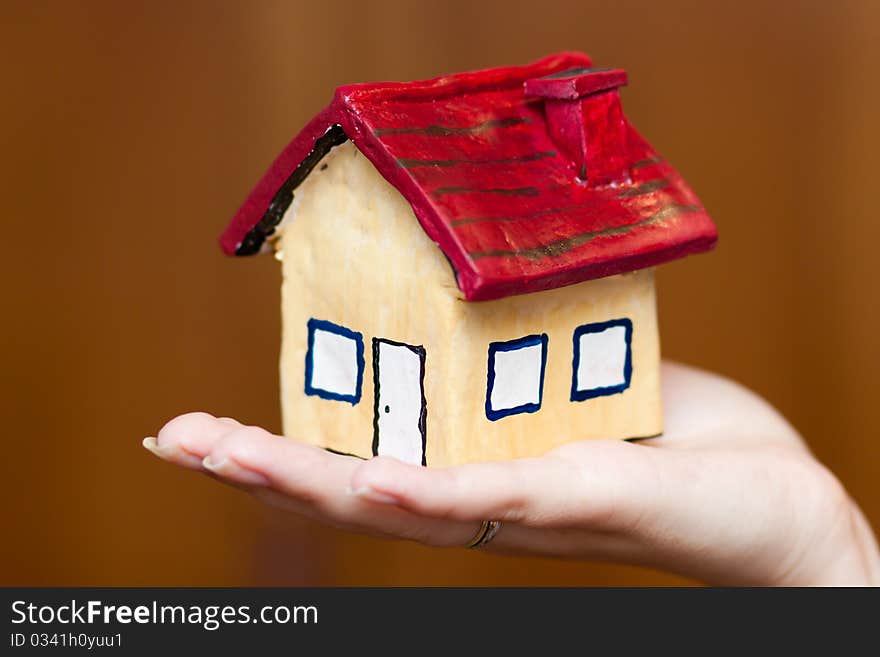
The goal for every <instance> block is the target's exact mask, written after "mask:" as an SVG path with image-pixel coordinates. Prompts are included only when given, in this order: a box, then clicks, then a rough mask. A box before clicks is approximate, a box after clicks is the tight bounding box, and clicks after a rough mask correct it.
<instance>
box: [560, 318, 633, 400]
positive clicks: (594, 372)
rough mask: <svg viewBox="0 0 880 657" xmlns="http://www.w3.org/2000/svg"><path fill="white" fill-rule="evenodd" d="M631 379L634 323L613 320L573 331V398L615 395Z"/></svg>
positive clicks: (624, 388)
mask: <svg viewBox="0 0 880 657" xmlns="http://www.w3.org/2000/svg"><path fill="white" fill-rule="evenodd" d="M631 379H632V322H631V321H630V320H628V319H612V320H610V321H608V322H599V323H597V324H584V325H583V326H578V327H577V328H576V329H575V330H574V360H573V362H572V374H571V401H584V400H585V399H592V398H593V397H601V396H603V395H613V394H616V393H618V392H623V391H624V390H626V389H627V388H629V384H630V380H631Z"/></svg>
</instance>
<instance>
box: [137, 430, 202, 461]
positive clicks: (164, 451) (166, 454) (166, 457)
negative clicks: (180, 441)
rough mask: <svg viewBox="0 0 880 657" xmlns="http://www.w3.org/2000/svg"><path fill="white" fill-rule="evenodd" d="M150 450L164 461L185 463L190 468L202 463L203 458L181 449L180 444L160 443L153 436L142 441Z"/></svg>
mask: <svg viewBox="0 0 880 657" xmlns="http://www.w3.org/2000/svg"><path fill="white" fill-rule="evenodd" d="M141 445H143V446H144V447H145V448H146V449H147V450H148V451H150V452H151V453H152V454H155V455H156V456H158V457H159V458H160V459H162V460H163V461H171V462H173V463H177V464H178V465H185V466H187V467H190V468H197V467H199V465H200V464H201V459H200V458H199V457H198V456H194V455H193V454H190V453H189V452H187V451H185V450H183V449H181V448H180V447H179V446H178V445H175V444H171V445H167V446H166V445H160V444H159V443H158V441H157V440H156V439H155V438H154V437H153V436H147V437H146V438H144V439H143V441H141Z"/></svg>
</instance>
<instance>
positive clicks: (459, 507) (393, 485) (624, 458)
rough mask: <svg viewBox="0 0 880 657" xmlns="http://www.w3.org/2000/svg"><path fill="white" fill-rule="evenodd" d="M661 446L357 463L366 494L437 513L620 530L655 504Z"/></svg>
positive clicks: (607, 445)
mask: <svg viewBox="0 0 880 657" xmlns="http://www.w3.org/2000/svg"><path fill="white" fill-rule="evenodd" d="M657 452H658V450H654V449H650V448H646V447H641V446H638V445H632V444H629V443H625V442H620V441H585V442H582V443H576V444H572V445H568V446H565V447H564V448H560V449H557V450H554V451H553V452H551V454H549V455H547V456H545V457H541V458H534V459H518V460H513V461H508V462H497V463H477V464H469V465H463V466H457V467H451V468H422V467H418V466H411V465H408V464H405V463H402V462H400V461H397V460H395V459H389V458H382V457H378V458H375V459H372V460H370V461H368V462H365V463H363V464H361V465H359V466H358V467H357V469H356V470H355V471H354V473H353V475H352V482H351V486H352V489H353V490H355V491H356V492H357V493H358V494H359V495H361V496H363V497H365V498H367V499H372V500H375V501H376V502H377V503H383V502H385V503H389V504H395V505H397V506H400V507H401V508H404V509H407V510H409V511H412V512H414V513H417V514H420V515H425V516H428V517H433V518H449V519H453V520H460V521H475V520H484V519H493V520H503V521H507V522H518V523H523V524H527V525H531V526H538V527H552V526H572V523H578V524H581V525H584V526H588V527H589V528H591V529H619V528H621V527H623V526H625V525H627V524H628V523H632V522H634V521H635V520H634V519H635V518H637V517H638V515H640V514H641V513H642V510H643V508H644V507H646V506H650V505H651V504H652V497H653V496H652V494H651V493H650V492H649V488H650V486H651V481H652V480H653V479H654V478H656V474H655V469H656V468H655V463H654V458H653V455H654V454H655V453H657Z"/></svg>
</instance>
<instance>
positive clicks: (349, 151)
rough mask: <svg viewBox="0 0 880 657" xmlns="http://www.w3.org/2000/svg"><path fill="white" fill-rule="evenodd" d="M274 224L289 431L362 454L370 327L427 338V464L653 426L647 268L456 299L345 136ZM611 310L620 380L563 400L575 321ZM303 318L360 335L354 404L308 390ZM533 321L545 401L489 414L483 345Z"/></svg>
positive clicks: (416, 340)
mask: <svg viewBox="0 0 880 657" xmlns="http://www.w3.org/2000/svg"><path fill="white" fill-rule="evenodd" d="M324 164H326V165H327V166H326V167H323V165H324ZM277 234H278V238H277V240H276V242H275V247H276V257H278V258H279V259H280V260H281V261H282V269H283V275H284V282H283V285H282V314H283V336H282V349H281V363H280V369H281V393H282V411H283V420H284V429H285V434H286V435H288V436H291V437H294V438H297V439H299V440H303V441H306V442H309V443H312V444H316V445H320V446H322V447H329V448H332V449H334V450H337V451H341V452H345V453H350V454H355V455H357V456H362V457H369V456H371V455H372V441H373V396H374V390H373V378H372V377H373V368H372V363H371V341H372V338H374V337H380V338H387V339H390V340H395V341H398V342H405V343H408V344H412V345H422V346H424V347H425V349H426V351H427V357H426V367H425V370H426V371H425V397H426V400H427V408H428V416H427V462H428V465H432V466H442V465H449V464H453V463H462V462H473V461H483V460H492V459H505V458H515V457H521V456H533V455H538V454H541V453H543V452H545V451H547V450H548V449H550V448H552V447H554V446H556V445H559V444H562V443H565V442H569V441H571V440H577V439H582V438H600V437H611V438H631V437H642V436H649V435H655V434H658V433H660V432H661V431H662V418H661V408H660V389H659V358H660V355H659V343H658V336H657V324H656V311H655V300H654V277H653V271H652V270H644V271H641V272H635V273H632V274H625V275H622V276H613V277H609V278H605V279H601V280H597V281H588V282H585V283H581V284H579V285H573V286H569V287H565V288H561V289H558V290H552V291H548V292H540V293H535V294H529V295H521V296H516V297H510V298H507V299H500V300H497V301H488V302H476V303H473V302H466V301H464V300H463V299H462V297H461V293H460V291H459V290H458V287H457V286H456V284H455V279H454V275H453V273H452V270H451V268H450V265H449V263H448V262H447V260H446V258H445V257H444V256H443V254H442V252H441V251H440V249H439V248H438V247H437V245H436V244H435V243H434V242H432V241H431V240H430V239H429V238H428V237H427V235H425V233H424V231H423V230H422V228H421V226H420V225H419V223H418V220H417V219H416V218H415V216H414V215H413V212H412V209H411V208H410V206H409V204H408V203H407V202H406V200H405V199H404V198H403V197H402V196H401V195H400V194H399V193H398V192H397V190H396V189H394V188H393V187H392V186H391V185H390V184H389V183H388V182H387V181H385V179H384V178H382V177H381V175H379V173H378V172H377V171H376V170H375V169H374V168H373V166H372V165H371V164H370V163H369V161H368V160H367V159H366V158H365V157H364V156H363V155H362V154H361V153H359V152H358V151H357V149H356V148H355V147H354V146H353V145H352V144H351V142H346V143H345V144H343V145H341V146H338V147H337V148H335V149H333V151H331V152H330V153H329V154H328V155H327V156H326V157H325V158H324V160H323V161H322V163H321V166H319V167H316V169H315V170H314V171H313V172H312V174H311V175H310V176H309V177H308V179H306V181H305V182H304V183H303V184H302V185H301V186H300V187H299V188H298V189H297V190H296V192H295V198H294V202H293V204H292V205H291V207H290V209H289V210H288V211H287V214H286V215H285V218H284V220H283V222H282V225H281V226H280V227H279V230H278V233H277ZM619 317H628V318H630V319H631V320H632V322H633V327H634V329H633V342H632V350H633V375H632V381H631V385H630V388H629V389H628V390H626V391H625V392H623V393H621V394H617V395H612V396H607V397H599V398H596V399H591V400H587V401H584V402H571V401H570V386H571V367H572V333H573V330H574V328H575V327H576V326H579V325H581V324H586V323H591V322H597V321H605V320H608V319H615V318H619ZM309 318H316V319H323V320H329V321H331V322H334V323H336V324H340V325H342V326H345V327H347V328H349V329H351V330H354V331H359V332H361V333H362V334H363V335H364V348H365V360H366V368H365V371H364V379H363V388H362V395H361V400H360V403H358V404H356V405H354V406H352V405H351V404H349V403H346V402H338V401H329V400H326V399H322V398H320V397H315V396H308V395H306V394H305V393H304V377H305V355H306V347H307V329H306V324H307V322H308V320H309ZM532 333H547V334H548V336H549V347H548V358H547V367H546V374H545V379H544V395H543V404H542V408H541V409H540V410H539V411H537V412H536V413H523V414H518V415H513V416H508V417H505V418H502V419H501V420H498V421H495V422H492V421H489V420H488V419H487V418H486V415H485V399H486V362H487V350H488V344H489V342H492V341H499V340H510V339H515V338H519V337H522V336H524V335H528V334H532Z"/></svg>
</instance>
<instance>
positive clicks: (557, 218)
mask: <svg viewBox="0 0 880 657" xmlns="http://www.w3.org/2000/svg"><path fill="white" fill-rule="evenodd" d="M590 65H591V62H590V59H589V58H588V57H587V56H586V55H583V54H580V53H561V54H558V55H553V56H551V57H547V58H545V59H543V60H541V61H538V62H536V63H534V64H531V65H528V66H521V67H511V68H495V69H488V70H484V71H476V72H471V73H459V74H456V75H450V76H446V77H442V78H437V79H434V80H427V81H421V82H407V83H401V82H382V83H374V84H357V85H348V86H343V87H339V88H338V89H337V90H336V93H335V95H334V98H333V101H332V102H331V103H330V105H329V106H328V107H327V108H326V109H324V110H323V111H322V112H321V113H320V114H318V116H316V117H315V118H314V119H313V120H312V121H311V122H310V123H309V124H308V125H307V126H306V127H305V128H304V129H303V130H302V132H300V133H299V135H297V136H296V138H294V140H293V141H292V142H291V143H290V144H289V145H288V146H287V148H285V149H284V151H282V153H281V154H280V155H279V156H278V158H277V159H276V160H275V162H274V163H273V165H272V167H271V168H270V169H269V171H268V172H267V173H266V174H265V175H264V176H263V178H262V179H261V180H260V181H259V183H257V186H256V187H255V188H254V190H253V191H252V192H251V194H250V196H249V197H248V198H247V200H246V201H245V202H244V204H243V205H242V206H241V208H240V209H239V211H238V212H237V213H236V215H235V217H233V219H232V221H231V223H230V224H229V226H228V227H227V229H226V231H225V232H224V233H223V235H222V236H221V238H220V243H221V245H222V247H223V250H224V251H225V252H226V253H228V254H230V255H232V254H238V255H246V254H249V253H255V252H257V251H259V250H260V247H261V245H262V243H263V241H264V239H265V238H266V237H267V236H268V235H271V233H272V232H273V230H274V227H275V225H276V224H277V223H278V222H279V221H280V220H281V218H282V216H283V214H284V211H285V210H286V209H287V207H288V206H289V204H290V200H291V198H292V193H295V192H294V190H295V187H296V185H298V184H299V183H300V182H301V181H302V180H303V179H304V178H305V177H306V176H307V175H308V173H309V172H310V171H311V170H312V168H313V167H314V166H315V165H316V164H317V162H318V161H319V160H320V158H321V157H323V155H324V154H326V152H327V151H329V150H330V148H332V147H333V146H335V145H337V144H339V143H341V142H343V141H345V140H346V138H347V139H351V140H352V141H353V142H354V144H355V146H356V147H357V148H358V149H359V150H360V151H361V152H362V153H364V155H366V157H368V158H369V159H370V161H371V162H372V163H373V165H374V166H375V167H376V169H377V170H378V171H379V172H380V173H381V174H382V175H383V176H384V177H385V178H386V179H387V180H388V181H389V182H390V183H391V184H392V185H394V186H395V187H396V188H397V189H398V190H399V191H400V193H401V194H402V195H403V196H404V197H405V198H406V199H407V201H409V203H410V204H411V205H412V207H413V210H414V212H415V215H416V217H418V220H419V222H420V223H421V225H422V227H423V228H424V230H425V232H426V233H427V234H428V235H429V236H430V237H431V239H433V240H434V241H435V242H437V244H438V246H439V247H440V249H442V250H443V253H445V254H446V256H447V257H448V258H449V260H450V262H451V263H452V266H453V267H454V268H455V273H456V277H457V281H458V285H459V287H460V288H461V290H462V292H463V293H464V296H465V298H467V299H468V300H484V299H493V298H499V297H505V296H509V295H513V294H522V293H526V292H534V291H538V290H546V289H551V288H556V287H561V286H563V285H569V284H572V283H578V282H581V281H585V280H588V279H593V278H600V277H603V276H610V275H612V274H619V273H623V272H627V271H632V270H635V269H641V268H643V267H649V266H651V265H655V264H658V263H662V262H666V261H669V260H673V259H675V258H680V257H682V256H685V255H688V254H691V253H696V252H699V251H705V250H707V249H710V248H712V246H714V244H715V241H716V238H717V235H716V230H715V226H714V225H713V224H712V221H711V219H710V218H709V216H708V215H707V214H706V211H705V210H704V209H703V207H702V205H701V204H700V201H699V200H698V199H697V197H696V196H695V195H694V193H693V192H692V191H691V190H690V188H689V187H688V186H687V184H686V183H685V182H684V181H683V180H682V178H681V176H680V175H679V174H678V173H677V172H676V171H675V169H673V168H672V166H671V165H670V164H669V163H668V162H666V161H665V160H664V159H663V158H662V157H660V156H659V155H658V154H657V153H656V152H655V151H654V149H653V148H651V146H650V145H649V144H648V143H647V142H646V141H645V140H644V139H643V138H642V137H641V136H640V135H639V134H638V133H637V132H636V131H635V130H634V129H633V127H632V126H631V125H630V124H629V122H628V121H626V119H625V118H623V115H622V114H619V110H618V115H619V120H618V124H619V127H620V130H621V135H622V138H621V140H620V143H619V144H618V145H617V146H615V147H614V148H617V149H618V150H617V151H615V152H614V153H611V152H610V151H609V153H610V156H609V157H610V158H611V159H614V158H617V159H618V160H619V161H620V162H621V163H622V164H621V166H622V168H621V169H620V171H621V175H620V176H619V177H618V179H616V180H611V179H609V178H607V177H603V178H602V179H601V180H597V181H593V180H591V172H590V170H589V164H588V165H587V169H586V180H582V179H581V178H579V171H580V169H578V166H580V165H577V164H576V163H575V162H573V161H572V157H574V156H572V155H571V152H569V151H567V150H566V149H565V148H560V144H559V138H558V134H559V130H558V129H557V130H556V131H553V130H551V129H550V128H558V127H559V126H555V125H554V126H548V118H547V117H549V116H550V115H551V108H550V103H565V102H580V101H577V100H574V101H566V100H557V99H562V98H576V97H577V96H578V95H579V94H580V95H583V94H585V93H595V92H596V90H600V93H602V92H603V91H604V90H605V89H606V88H607V87H609V85H611V82H614V84H621V83H625V74H623V72H622V71H612V72H611V73H608V72H607V69H589V67H590ZM571 69H577V70H571ZM621 75H622V76H623V77H621ZM580 77H588V78H589V79H587V80H586V82H585V81H584V80H581V79H580ZM536 78H545V79H546V80H549V81H550V84H549V86H548V84H547V83H546V82H544V81H535V79H536ZM527 80H533V82H531V83H530V85H529V90H528V91H529V93H528V95H526V92H525V90H524V84H525V82H526V81H527ZM557 80H561V82H559V83H558V84H557V83H556V81H557ZM609 81H611V82H609ZM554 85H555V86H554ZM612 86H613V85H612ZM536 94H537V96H543V97H537V96H536ZM613 94H614V95H615V97H616V95H617V91H616V89H615V90H613ZM545 104H546V105H547V108H546V111H545ZM603 108H604V109H602V110H601V111H602V112H604V114H602V116H600V117H599V119H600V120H605V121H606V122H608V121H612V119H613V116H612V114H611V111H610V110H607V108H605V106H603ZM554 111H555V110H554ZM584 116H585V117H586V118H585V119H584V120H583V125H582V126H580V129H581V131H582V133H584V134H586V135H588V136H586V137H584V136H583V135H581V137H582V139H598V137H596V135H592V134H591V133H590V130H591V128H593V123H592V122H593V121H594V120H595V119H596V116H594V115H593V114H589V113H587V114H585V115H584ZM609 117H612V118H609ZM609 125H610V124H609ZM615 125H616V124H615ZM564 127H565V126H564ZM576 127H577V126H576ZM563 132H564V131H563ZM551 134H552V136H553V138H551ZM565 134H567V133H565ZM600 137H601V140H600V141H599V142H597V144H598V145H599V146H600V147H601V148H602V149H605V148H606V147H607V144H606V143H605V142H606V141H607V139H606V136H605V135H600ZM554 139H555V140H556V141H554ZM571 143H574V142H571ZM584 144H586V142H584ZM584 144H581V148H582V150H583V153H584V157H585V158H586V161H587V162H588V163H589V161H590V160H589V157H587V155H586V153H587V150H586V149H589V148H590V146H591V145H592V144H586V146H584ZM563 146H565V145H563ZM568 146H571V144H568ZM575 150H577V149H575ZM602 153H603V157H604V150H603V151H602ZM589 155H592V156H593V157H595V156H596V155H595V150H594V151H591V152H590V153H589ZM606 160H607V158H606ZM582 174H583V172H582V171H581V175H582ZM603 175H604V174H603ZM609 180H611V182H609ZM332 238H333V236H332V235H328V236H327V239H332Z"/></svg>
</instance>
